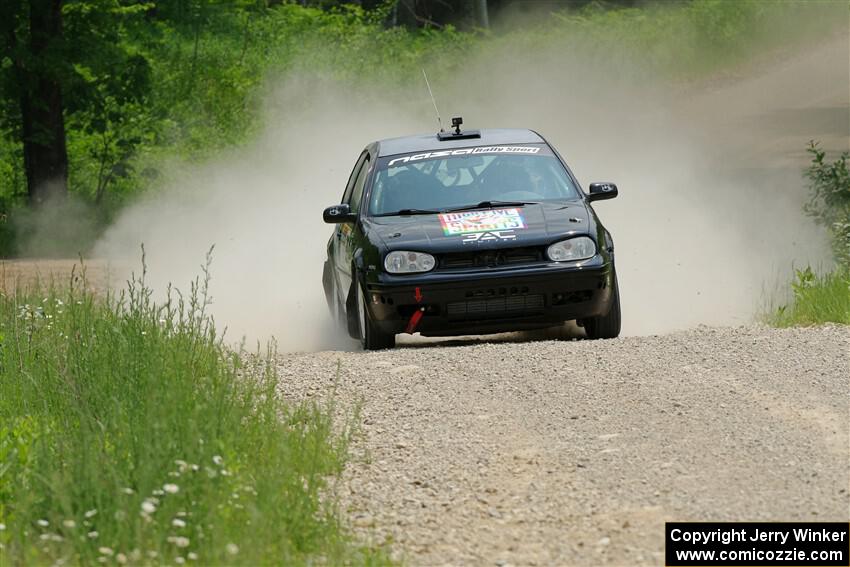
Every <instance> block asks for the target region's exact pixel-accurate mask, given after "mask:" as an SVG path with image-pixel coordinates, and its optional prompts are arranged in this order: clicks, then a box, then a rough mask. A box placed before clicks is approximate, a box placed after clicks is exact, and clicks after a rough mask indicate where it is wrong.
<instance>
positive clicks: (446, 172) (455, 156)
mask: <svg viewBox="0 0 850 567" xmlns="http://www.w3.org/2000/svg"><path fill="white" fill-rule="evenodd" d="M578 196H579V193H578V190H577V189H576V187H575V185H574V184H573V182H572V180H571V179H570V177H569V175H567V172H566V170H565V169H564V166H563V165H562V164H561V162H560V161H559V160H558V158H557V157H556V156H555V155H554V154H553V153H552V151H551V150H550V149H549V148H548V147H547V146H546V145H545V144H530V145H524V146H493V147H477V148H462V149H457V150H444V151H434V152H425V153H418V154H409V155H402V156H390V157H386V158H381V159H380V160H379V161H378V173H377V175H376V177H375V181H374V183H373V185H372V191H371V194H370V197H369V214H370V215H372V216H381V215H384V216H387V215H394V214H399V213H401V214H428V213H434V212H441V211H445V210H450V209H457V208H463V207H475V206H476V205H477V204H479V203H480V204H481V205H482V206H483V207H486V206H498V205H500V204H512V205H517V204H523V203H537V202H541V201H553V200H565V199H576V198H578ZM485 203H488V204H489V205H488V204H485Z"/></svg>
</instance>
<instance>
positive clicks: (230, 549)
mask: <svg viewBox="0 0 850 567" xmlns="http://www.w3.org/2000/svg"><path fill="white" fill-rule="evenodd" d="M224 549H225V551H227V553H229V554H230V555H236V554H237V553H239V546H238V545H236V544H235V543H228V544H227V545H225V546H224Z"/></svg>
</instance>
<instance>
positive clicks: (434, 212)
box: [374, 209, 443, 217]
mask: <svg viewBox="0 0 850 567" xmlns="http://www.w3.org/2000/svg"><path fill="white" fill-rule="evenodd" d="M442 212H443V211H437V210H434V209H401V210H398V211H395V212H393V213H379V214H377V215H374V216H376V217H397V216H408V215H438V214H440V213H442Z"/></svg>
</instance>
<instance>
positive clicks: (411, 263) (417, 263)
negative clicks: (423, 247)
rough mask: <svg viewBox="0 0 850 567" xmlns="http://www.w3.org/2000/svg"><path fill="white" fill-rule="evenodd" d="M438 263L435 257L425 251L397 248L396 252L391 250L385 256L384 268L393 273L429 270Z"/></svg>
mask: <svg viewBox="0 0 850 567" xmlns="http://www.w3.org/2000/svg"><path fill="white" fill-rule="evenodd" d="M436 265H437V261H436V260H434V257H433V256H431V255H430V254H425V253H424V252H408V251H407V250H396V251H395V252H390V253H389V254H387V257H386V258H384V268H386V270H387V271H388V272H389V273H391V274H413V273H416V272H429V271H431V270H433V269H434V266H436Z"/></svg>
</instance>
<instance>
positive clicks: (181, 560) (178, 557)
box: [174, 555, 186, 565]
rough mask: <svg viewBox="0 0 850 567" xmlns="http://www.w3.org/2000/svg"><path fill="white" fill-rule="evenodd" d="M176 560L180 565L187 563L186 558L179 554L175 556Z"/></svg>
mask: <svg viewBox="0 0 850 567" xmlns="http://www.w3.org/2000/svg"><path fill="white" fill-rule="evenodd" d="M174 562H175V563H177V564H178V565H183V564H184V563H186V560H185V559H183V558H182V557H180V556H179V555H178V556H177V557H175V558H174Z"/></svg>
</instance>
